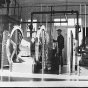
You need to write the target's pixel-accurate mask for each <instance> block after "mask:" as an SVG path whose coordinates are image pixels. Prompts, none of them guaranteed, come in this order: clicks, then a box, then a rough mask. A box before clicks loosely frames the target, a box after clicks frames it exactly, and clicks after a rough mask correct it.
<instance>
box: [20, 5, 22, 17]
mask: <svg viewBox="0 0 88 88" xmlns="http://www.w3.org/2000/svg"><path fill="white" fill-rule="evenodd" d="M21 13H22V6H21V9H20V18H21Z"/></svg>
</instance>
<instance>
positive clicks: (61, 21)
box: [3, 19, 68, 24]
mask: <svg viewBox="0 0 88 88" xmlns="http://www.w3.org/2000/svg"><path fill="white" fill-rule="evenodd" d="M13 20H14V19H13ZM14 21H16V22H3V23H17V22H18V23H20V24H28V23H31V22H19V21H17V20H14ZM46 22H47V23H67V22H68V21H43V22H41V21H36V22H33V23H46Z"/></svg>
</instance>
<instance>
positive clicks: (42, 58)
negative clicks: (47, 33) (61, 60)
mask: <svg viewBox="0 0 88 88" xmlns="http://www.w3.org/2000/svg"><path fill="white" fill-rule="evenodd" d="M42 74H44V30H42Z"/></svg>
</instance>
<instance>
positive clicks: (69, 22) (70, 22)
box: [68, 18, 74, 26]
mask: <svg viewBox="0 0 88 88" xmlns="http://www.w3.org/2000/svg"><path fill="white" fill-rule="evenodd" d="M68 26H74V18H71V19H68Z"/></svg>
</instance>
